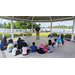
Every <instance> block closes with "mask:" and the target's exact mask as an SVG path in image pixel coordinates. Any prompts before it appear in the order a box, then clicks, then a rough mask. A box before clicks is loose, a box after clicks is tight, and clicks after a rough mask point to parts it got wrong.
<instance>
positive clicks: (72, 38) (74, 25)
mask: <svg viewBox="0 0 75 75" xmlns="http://www.w3.org/2000/svg"><path fill="white" fill-rule="evenodd" d="M74 28H75V19H74V20H73V28H72V36H71V41H73V40H74Z"/></svg>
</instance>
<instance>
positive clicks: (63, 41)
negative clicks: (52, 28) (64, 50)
mask: <svg viewBox="0 0 75 75" xmlns="http://www.w3.org/2000/svg"><path fill="white" fill-rule="evenodd" d="M61 41H62V45H64V43H65V40H64V39H63V37H61Z"/></svg>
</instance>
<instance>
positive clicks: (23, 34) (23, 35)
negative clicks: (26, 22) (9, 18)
mask: <svg viewBox="0 0 75 75" xmlns="http://www.w3.org/2000/svg"><path fill="white" fill-rule="evenodd" d="M23 37H24V29H23Z"/></svg>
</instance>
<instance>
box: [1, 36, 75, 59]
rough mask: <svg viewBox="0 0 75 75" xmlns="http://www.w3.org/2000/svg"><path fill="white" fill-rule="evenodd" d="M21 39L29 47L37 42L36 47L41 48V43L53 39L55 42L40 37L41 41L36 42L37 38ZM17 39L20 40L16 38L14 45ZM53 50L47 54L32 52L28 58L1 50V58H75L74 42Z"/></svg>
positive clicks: (67, 42)
mask: <svg viewBox="0 0 75 75" xmlns="http://www.w3.org/2000/svg"><path fill="white" fill-rule="evenodd" d="M21 38H22V39H24V40H25V41H26V42H27V43H28V45H29V47H30V46H31V45H32V42H35V43H36V46H37V47H39V46H40V43H41V42H43V43H44V44H45V43H47V42H48V40H49V39H51V40H52V41H53V40H54V38H47V37H40V40H36V39H35V37H21ZM17 39H18V38H14V44H15V43H16V41H17ZM53 50H54V52H53V53H45V54H39V53H37V52H35V53H32V52H30V53H29V54H28V55H26V56H23V55H22V54H20V55H17V56H12V54H11V53H8V52H7V50H5V51H1V50H0V58H75V43H74V42H69V41H66V42H65V45H63V46H61V47H57V48H53Z"/></svg>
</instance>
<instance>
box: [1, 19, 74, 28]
mask: <svg viewBox="0 0 75 75" xmlns="http://www.w3.org/2000/svg"><path fill="white" fill-rule="evenodd" d="M4 22H6V24H8V22H11V21H10V20H7V19H1V18H0V23H2V24H3V23H4ZM13 22H16V21H13ZM36 23H37V24H39V23H40V24H41V27H48V26H50V25H51V23H50V22H36ZM52 25H53V26H56V25H67V26H71V25H73V20H69V21H62V22H53V23H52Z"/></svg>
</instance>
